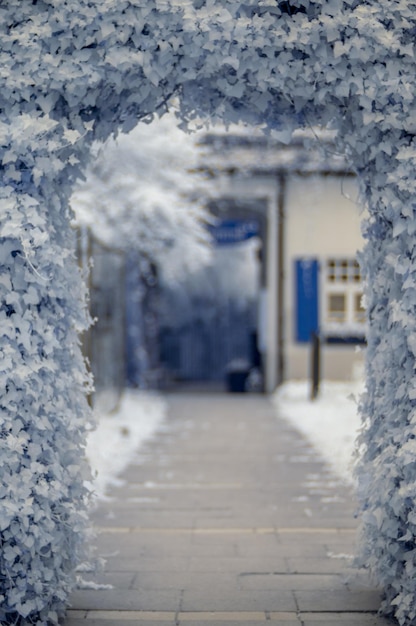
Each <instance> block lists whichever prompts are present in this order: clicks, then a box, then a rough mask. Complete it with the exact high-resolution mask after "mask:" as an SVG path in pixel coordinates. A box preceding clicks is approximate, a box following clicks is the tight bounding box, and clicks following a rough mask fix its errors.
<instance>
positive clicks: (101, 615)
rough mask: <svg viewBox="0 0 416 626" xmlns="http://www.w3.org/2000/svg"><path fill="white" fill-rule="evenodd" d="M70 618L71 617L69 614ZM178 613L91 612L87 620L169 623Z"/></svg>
mask: <svg viewBox="0 0 416 626" xmlns="http://www.w3.org/2000/svg"><path fill="white" fill-rule="evenodd" d="M68 616H70V615H69V614H68ZM175 617H176V613H175V612H174V611H117V610H109V611H104V610H102V611H101V610H89V611H87V615H86V619H87V620H89V619H96V620H103V621H105V620H113V621H115V620H120V621H122V622H132V621H158V622H161V621H169V620H174V619H175Z"/></svg>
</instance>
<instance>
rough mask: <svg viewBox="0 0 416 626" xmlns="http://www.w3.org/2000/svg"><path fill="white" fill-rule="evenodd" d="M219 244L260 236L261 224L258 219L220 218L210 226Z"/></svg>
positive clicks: (239, 241) (238, 241)
mask: <svg viewBox="0 0 416 626" xmlns="http://www.w3.org/2000/svg"><path fill="white" fill-rule="evenodd" d="M208 229H209V231H210V233H211V235H212V236H213V238H214V240H215V242H216V244H217V245H220V246H221V245H229V244H233V243H241V242H242V241H246V240H247V239H251V237H258V235H259V225H258V222H257V221H256V220H220V221H219V222H218V223H217V224H213V225H210V226H208Z"/></svg>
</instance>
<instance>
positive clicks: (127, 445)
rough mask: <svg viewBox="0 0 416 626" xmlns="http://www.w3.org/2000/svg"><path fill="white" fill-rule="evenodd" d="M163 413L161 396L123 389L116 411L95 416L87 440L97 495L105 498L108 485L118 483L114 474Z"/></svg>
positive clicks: (163, 406) (117, 474) (148, 433)
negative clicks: (95, 421)
mask: <svg viewBox="0 0 416 626" xmlns="http://www.w3.org/2000/svg"><path fill="white" fill-rule="evenodd" d="M165 415H166V403H165V402H164V400H163V399H162V398H161V397H160V396H158V395H156V394H152V393H149V392H144V391H133V390H126V391H125V392H124V394H123V397H122V400H121V403H120V408H119V410H118V411H117V412H116V413H113V414H111V415H98V416H97V428H96V430H94V431H93V432H91V433H90V435H89V438H88V442H87V457H88V459H89V462H90V464H91V468H92V471H93V475H95V479H94V483H93V488H94V491H95V493H96V494H97V497H98V498H100V499H102V498H104V497H105V493H106V489H107V487H108V486H110V485H112V484H116V483H117V476H119V475H120V473H121V472H122V471H123V470H124V469H125V468H126V467H127V465H129V464H130V463H131V461H132V460H133V458H134V455H135V453H136V452H137V450H138V449H139V447H140V446H141V445H142V444H143V442H144V441H146V440H148V439H149V438H150V437H151V436H152V435H153V434H154V433H155V432H156V430H157V429H158V428H159V426H160V425H161V423H162V421H163V419H164V418H165Z"/></svg>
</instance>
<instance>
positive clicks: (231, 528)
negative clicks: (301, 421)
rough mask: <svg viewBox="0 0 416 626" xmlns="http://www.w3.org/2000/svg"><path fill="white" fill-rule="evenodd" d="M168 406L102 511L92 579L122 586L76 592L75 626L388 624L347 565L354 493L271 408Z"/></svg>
mask: <svg viewBox="0 0 416 626" xmlns="http://www.w3.org/2000/svg"><path fill="white" fill-rule="evenodd" d="M167 399H168V402H169V405H170V412H169V419H168V422H167V425H166V427H165V429H164V430H163V431H162V432H161V434H159V435H158V436H157V437H156V438H155V439H154V440H153V441H152V442H151V443H149V444H148V445H147V446H146V447H145V448H144V449H142V450H141V451H140V453H139V454H138V456H137V461H136V462H135V464H133V465H131V466H130V467H129V468H128V470H127V471H126V472H125V474H124V479H125V481H126V482H125V484H124V485H123V486H120V487H117V488H114V489H113V491H112V494H111V496H112V497H111V501H109V502H108V503H105V504H103V505H101V506H100V508H99V510H98V511H97V512H96V514H95V522H96V524H97V526H98V527H99V529H100V535H99V540H98V544H99V551H100V553H101V554H102V555H103V556H105V557H106V559H107V563H106V566H105V572H104V573H103V574H101V575H100V576H98V577H96V578H95V580H96V581H97V582H100V583H107V584H111V585H113V588H112V589H101V590H80V591H77V592H76V593H74V595H73V598H72V607H73V608H72V610H70V611H69V612H68V617H67V619H66V620H65V622H64V623H65V626H81V625H83V626H122V625H124V624H126V625H127V626H128V625H133V624H137V625H138V626H147V625H149V626H150V625H152V626H178V625H179V626H183V625H184V626H185V625H186V626H219V625H220V624H221V625H222V624H225V625H229V626H233V625H234V626H237V625H238V624H242V625H244V626H260V625H262V624H265V622H267V621H271V622H273V623H275V624H280V626H300V625H302V626H335V625H337V626H338V625H341V626H343V625H344V626H370V625H373V626H381V625H383V626H384V625H386V624H391V622H388V621H387V620H383V619H381V618H378V617H377V616H376V611H377V609H378V606H379V594H378V593H377V591H375V590H374V589H372V587H371V586H370V585H369V584H368V582H367V580H366V579H365V577H364V576H363V575H362V574H361V573H359V572H356V571H354V570H352V569H351V568H350V559H349V555H352V554H353V553H354V542H355V527H356V521H355V520H354V503H353V499H352V496H351V493H350V492H349V491H348V489H346V488H345V487H344V486H343V485H341V484H340V483H339V482H338V481H337V480H336V479H334V478H333V476H331V475H330V474H329V472H328V470H327V468H326V467H325V466H324V465H323V464H322V462H321V460H320V458H319V457H318V455H317V454H316V452H314V450H313V449H312V448H311V446H310V445H309V444H308V443H307V442H306V441H305V440H304V439H303V438H302V437H301V436H300V435H299V433H297V432H296V431H294V430H293V429H291V428H290V427H289V426H288V425H287V424H286V423H285V422H282V421H279V420H278V419H277V418H276V416H275V412H274V410H273V408H272V406H271V405H270V403H269V401H268V399H267V398H266V397H264V396H261V395H249V394H203V395H197V394H184V393H180V394H170V395H168V396H167ZM334 419H336V415H334ZM116 453H117V451H116V450H115V454H116Z"/></svg>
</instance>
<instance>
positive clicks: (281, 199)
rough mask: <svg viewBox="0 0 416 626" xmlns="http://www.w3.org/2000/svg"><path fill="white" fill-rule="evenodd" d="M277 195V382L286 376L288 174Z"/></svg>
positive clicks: (281, 182) (280, 180)
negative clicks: (285, 303) (285, 307)
mask: <svg viewBox="0 0 416 626" xmlns="http://www.w3.org/2000/svg"><path fill="white" fill-rule="evenodd" d="M278 183H279V190H278V197H277V215H278V221H277V384H278V385H280V384H281V383H282V382H283V381H284V378H285V360H284V330H285V329H284V314H283V312H284V272H285V201H286V175H285V174H284V173H280V174H279V176H278Z"/></svg>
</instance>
